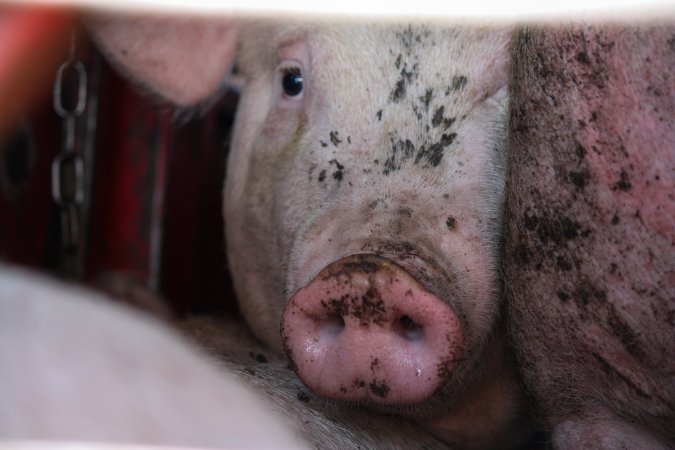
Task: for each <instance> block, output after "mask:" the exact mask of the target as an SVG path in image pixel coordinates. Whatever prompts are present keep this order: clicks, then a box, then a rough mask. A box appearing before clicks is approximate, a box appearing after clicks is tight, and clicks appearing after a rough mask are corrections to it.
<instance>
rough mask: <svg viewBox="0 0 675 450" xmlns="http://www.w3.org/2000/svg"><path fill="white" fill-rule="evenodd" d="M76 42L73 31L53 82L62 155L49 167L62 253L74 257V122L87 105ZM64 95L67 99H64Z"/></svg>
mask: <svg viewBox="0 0 675 450" xmlns="http://www.w3.org/2000/svg"><path fill="white" fill-rule="evenodd" d="M75 41H76V31H73V33H72V35H71V40H70V51H69V54H68V58H67V59H66V61H64V62H63V64H61V66H60V67H59V69H58V71H57V72H56V79H55V80H54V93H53V94H54V97H53V102H54V111H55V112H56V114H57V115H58V116H59V117H60V118H61V119H62V124H63V140H62V144H61V152H60V153H59V154H58V155H57V156H56V158H55V159H54V161H53V163H52V197H53V198H54V201H55V202H56V204H57V205H58V206H59V208H60V213H61V242H62V244H63V246H64V249H65V250H66V251H68V252H70V253H75V254H77V252H78V251H79V249H80V245H81V233H82V229H81V225H82V224H81V222H82V216H81V212H82V211H81V207H82V204H83V201H84V196H85V173H84V161H83V158H82V155H81V152H79V149H78V148H77V140H76V139H75V134H76V129H77V127H76V125H77V120H78V118H79V117H80V116H81V115H82V113H83V112H84V110H85V108H86V105H87V71H86V68H85V66H84V64H83V63H82V61H80V60H78V59H76V54H75ZM73 88H74V89H73ZM64 93H65V94H66V96H67V97H70V98H68V99H64ZM73 93H76V95H77V97H76V100H75V101H72V100H73V98H72V96H73Z"/></svg>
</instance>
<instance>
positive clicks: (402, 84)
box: [389, 63, 418, 103]
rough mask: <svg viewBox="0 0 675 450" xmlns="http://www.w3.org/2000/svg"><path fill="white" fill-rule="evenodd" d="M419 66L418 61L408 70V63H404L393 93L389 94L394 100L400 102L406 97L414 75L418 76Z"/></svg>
mask: <svg viewBox="0 0 675 450" xmlns="http://www.w3.org/2000/svg"><path fill="white" fill-rule="evenodd" d="M417 68H418V65H417V64H416V63H415V64H413V66H412V68H411V69H410V70H408V64H407V63H406V64H403V68H402V69H401V72H400V73H399V79H398V80H397V81H396V84H395V85H394V89H393V90H392V91H391V94H389V99H390V100H391V101H392V102H394V103H398V102H400V101H401V100H403V99H404V98H405V95H406V93H407V91H408V85H410V83H412V80H413V77H415V78H417Z"/></svg>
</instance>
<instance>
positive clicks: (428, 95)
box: [420, 88, 434, 111]
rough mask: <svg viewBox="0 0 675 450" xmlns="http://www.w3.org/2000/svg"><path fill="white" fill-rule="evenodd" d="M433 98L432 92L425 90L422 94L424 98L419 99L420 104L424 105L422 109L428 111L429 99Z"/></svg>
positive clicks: (431, 90)
mask: <svg viewBox="0 0 675 450" xmlns="http://www.w3.org/2000/svg"><path fill="white" fill-rule="evenodd" d="M433 96H434V90H433V89H431V88H429V89H427V90H426V92H425V93H424V96H422V97H420V102H422V104H423V105H424V109H425V110H427V111H429V104H430V103H431V99H432V98H433Z"/></svg>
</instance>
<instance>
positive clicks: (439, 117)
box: [431, 106, 456, 130]
mask: <svg viewBox="0 0 675 450" xmlns="http://www.w3.org/2000/svg"><path fill="white" fill-rule="evenodd" d="M444 113H445V107H444V106H441V107H439V108H438V109H436V112H435V113H434V116H433V117H432V119H431V126H432V127H434V128H437V127H438V126H439V125H440V124H443V128H444V129H446V130H447V129H448V128H450V126H451V125H452V124H453V123H455V120H456V118H455V117H443V114H444Z"/></svg>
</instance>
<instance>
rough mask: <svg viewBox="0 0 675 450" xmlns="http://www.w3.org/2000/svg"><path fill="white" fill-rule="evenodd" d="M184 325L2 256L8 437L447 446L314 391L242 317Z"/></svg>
mask: <svg viewBox="0 0 675 450" xmlns="http://www.w3.org/2000/svg"><path fill="white" fill-rule="evenodd" d="M181 329H182V330H183V331H184V333H185V334H187V335H189V336H192V338H191V339H190V340H191V341H192V342H189V341H186V340H185V339H184V338H183V337H181V336H180V335H178V333H176V330H175V329H172V328H169V327H168V326H167V324H166V323H162V322H160V321H158V320H155V319H153V318H151V317H150V316H149V315H147V314H141V313H138V312H137V311H136V310H132V309H130V308H128V307H125V306H123V305H121V304H120V303H116V304H115V303H113V302H111V299H110V298H108V297H105V296H103V295H101V294H99V293H94V292H91V291H88V290H86V289H83V288H82V287H74V286H67V285H64V284H63V283H59V282H56V281H54V280H49V279H47V278H46V277H44V276H38V275H36V274H34V273H30V272H27V271H25V270H18V269H16V268H12V267H10V266H6V265H2V264H0V446H2V442H3V441H4V442H6V443H10V445H9V446H8V447H7V448H14V447H15V446H16V445H18V444H20V443H21V442H30V441H35V440H50V441H54V442H56V441H64V440H66V441H85V442H88V443H113V444H115V443H117V444H137V445H138V444H143V445H161V446H171V447H172V448H173V447H175V446H181V447H192V448H196V447H199V448H242V449H245V448H251V449H271V448H274V449H302V448H361V449H375V448H397V449H409V448H420V449H422V448H427V449H429V448H444V445H443V444H442V443H441V442H440V441H439V440H437V439H436V438H434V437H433V436H431V435H430V434H429V433H428V432H426V431H424V430H422V429H421V428H420V427H418V426H415V425H414V424H410V423H407V422H404V421H402V420H400V419H396V418H392V417H384V416H379V415H376V414H372V413H367V412H364V411H359V410H350V409H348V408H344V407H338V406H336V405H332V404H330V403H329V402H327V401H325V400H322V399H321V398H318V397H316V396H314V395H313V394H312V393H310V392H308V391H307V390H306V389H305V388H304V386H302V384H301V383H300V381H299V380H298V379H297V377H295V374H294V373H293V372H291V371H290V370H289V369H288V368H287V367H286V366H287V362H286V361H285V360H283V359H282V358H275V357H274V355H273V354H267V355H269V359H268V356H266V352H265V350H263V349H262V348H261V346H260V344H258V343H257V342H256V341H255V340H254V339H253V338H252V337H251V336H250V334H249V333H248V332H247V330H246V329H245V328H244V327H243V326H242V324H241V322H240V321H239V323H236V322H222V321H220V322H216V321H214V320H207V319H191V320H188V321H186V322H183V323H182V325H181ZM195 343H199V344H200V346H201V348H202V349H207V350H208V352H209V353H208V354H207V353H205V352H204V351H203V350H200V349H199V348H197V347H196V346H195V345H194V344H195Z"/></svg>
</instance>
